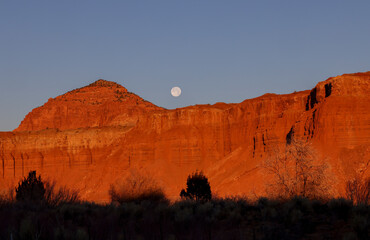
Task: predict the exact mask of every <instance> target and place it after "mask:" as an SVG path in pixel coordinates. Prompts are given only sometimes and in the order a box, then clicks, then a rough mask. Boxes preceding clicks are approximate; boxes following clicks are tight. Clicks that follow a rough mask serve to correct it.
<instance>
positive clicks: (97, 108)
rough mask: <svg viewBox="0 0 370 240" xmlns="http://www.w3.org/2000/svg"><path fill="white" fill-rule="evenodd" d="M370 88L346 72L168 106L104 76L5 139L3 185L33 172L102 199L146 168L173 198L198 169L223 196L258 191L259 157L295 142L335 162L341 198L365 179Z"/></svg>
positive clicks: (362, 76)
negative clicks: (226, 100)
mask: <svg viewBox="0 0 370 240" xmlns="http://www.w3.org/2000/svg"><path fill="white" fill-rule="evenodd" d="M369 90H370V72H367V73H357V74H345V75H342V76H338V77H334V78H329V79H328V80H326V81H323V82H320V83H318V84H317V86H316V87H315V88H314V89H313V90H311V91H309V90H307V91H302V92H297V93H292V94H286V95H276V94H265V95H263V96H261V97H258V98H255V99H250V100H245V101H243V102H241V103H239V104H222V103H220V104H215V105H196V106H190V107H186V108H180V109H175V110H166V109H163V108H160V107H157V106H155V105H153V104H151V103H149V102H146V101H145V100H143V99H141V98H140V97H138V96H137V95H135V94H132V93H129V92H127V90H126V89H125V88H123V87H122V86H120V85H118V84H116V83H113V82H108V81H104V80H98V81H97V82H95V83H93V84H91V85H89V86H87V87H84V88H80V89H77V90H74V91H71V92H69V93H66V94H64V95H62V96H59V97H57V98H55V99H51V100H49V101H48V102H47V103H46V104H45V105H44V106H42V107H39V108H36V109H34V110H33V111H32V112H31V113H29V114H28V115H27V116H26V118H25V119H24V121H23V122H22V123H21V124H20V126H19V127H18V128H17V129H16V130H14V132H8V133H0V157H1V158H0V160H1V161H2V162H1V163H2V167H1V171H0V174H1V176H0V177H2V178H3V181H1V183H0V186H1V187H2V188H5V187H8V186H10V185H12V184H15V183H16V182H17V181H18V180H19V179H20V178H21V177H22V176H23V175H25V174H27V172H28V171H29V170H31V169H35V170H37V171H38V172H39V173H41V174H42V176H44V178H50V179H55V180H56V181H57V182H58V183H60V184H62V185H67V186H69V187H71V188H76V189H78V190H80V192H81V195H82V196H83V197H84V198H85V199H88V200H96V201H106V200H108V188H109V185H110V184H111V183H114V182H115V181H117V179H119V178H121V177H122V176H124V175H125V174H127V173H128V172H129V171H130V169H141V170H142V171H145V172H146V173H148V174H151V175H152V176H153V177H154V178H155V179H157V180H158V182H159V184H161V185H162V186H163V187H164V189H165V192H166V193H167V194H168V195H169V196H170V197H172V198H174V197H176V196H178V193H179V192H180V190H181V188H182V187H184V184H185V181H186V177H187V175H188V174H189V173H191V172H192V171H194V170H195V169H199V170H203V171H204V172H205V173H206V175H208V176H209V179H210V182H211V187H212V190H213V192H216V193H218V194H219V195H221V196H222V195H228V194H247V195H248V194H250V193H251V192H256V193H262V192H263V190H264V189H263V186H264V180H265V179H264V175H263V173H262V171H261V168H260V164H261V161H262V160H263V159H264V158H265V157H266V156H267V154H268V152H270V151H271V150H272V149H273V148H275V147H277V146H284V145H285V144H286V142H287V141H289V140H290V139H291V138H292V137H295V138H300V139H302V138H303V139H307V140H309V141H311V142H312V143H313V145H314V146H315V147H316V148H317V150H318V152H319V153H320V155H321V156H324V157H325V159H326V160H327V161H329V162H330V164H331V166H332V169H333V172H334V174H335V175H336V177H337V179H338V183H339V184H338V186H336V187H337V189H338V191H339V192H341V191H342V190H343V183H344V181H345V180H346V179H348V178H350V177H352V175H353V174H355V172H356V171H357V172H358V171H362V173H363V174H367V175H368V174H369V171H368V170H366V169H367V166H368V165H369V164H370V148H369V146H370V114H369V112H368V109H369V106H370V96H369V94H368V93H369Z"/></svg>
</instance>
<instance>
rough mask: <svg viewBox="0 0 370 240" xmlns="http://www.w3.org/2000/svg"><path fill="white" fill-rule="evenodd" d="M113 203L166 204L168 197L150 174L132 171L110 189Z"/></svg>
mask: <svg viewBox="0 0 370 240" xmlns="http://www.w3.org/2000/svg"><path fill="white" fill-rule="evenodd" d="M109 196H110V198H111V201H112V202H117V203H120V204H122V203H124V202H141V201H143V200H149V201H152V202H165V201H167V199H166V196H165V195H164V192H163V190H162V188H161V187H159V186H158V184H157V183H156V181H155V180H154V179H153V178H151V177H150V176H149V175H148V174H145V173H139V172H137V171H131V172H130V174H129V176H128V177H126V178H125V179H124V180H123V181H121V182H117V183H116V184H114V185H113V184H112V185H111V186H110V189H109Z"/></svg>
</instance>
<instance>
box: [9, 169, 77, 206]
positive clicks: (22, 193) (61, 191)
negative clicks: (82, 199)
mask: <svg viewBox="0 0 370 240" xmlns="http://www.w3.org/2000/svg"><path fill="white" fill-rule="evenodd" d="M15 192H16V195H15V199H16V201H17V202H26V203H32V204H40V203H43V204H46V205H49V206H52V207H55V206H58V205H60V204H66V203H78V202H79V195H78V192H77V191H72V190H69V189H67V188H66V187H59V188H57V187H56V183H55V181H54V182H50V181H42V180H41V176H38V177H36V171H30V172H29V174H28V177H27V178H24V180H22V181H21V182H20V183H19V184H18V187H17V188H16V189H15ZM7 199H8V201H12V192H9V193H8V195H7Z"/></svg>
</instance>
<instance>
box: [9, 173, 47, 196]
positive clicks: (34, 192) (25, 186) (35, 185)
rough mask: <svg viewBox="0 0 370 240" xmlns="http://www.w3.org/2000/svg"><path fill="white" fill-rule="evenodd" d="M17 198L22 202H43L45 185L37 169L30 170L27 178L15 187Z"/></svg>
mask: <svg viewBox="0 0 370 240" xmlns="http://www.w3.org/2000/svg"><path fill="white" fill-rule="evenodd" d="M15 192H16V195H15V198H16V200H17V201H22V202H34V203H36V202H41V201H42V200H43V199H44V195H45V187H44V183H43V182H42V181H41V176H39V177H36V171H30V172H29V174H28V177H27V178H24V180H23V181H21V182H20V183H19V184H18V187H17V188H16V189H15Z"/></svg>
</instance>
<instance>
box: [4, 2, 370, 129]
mask: <svg viewBox="0 0 370 240" xmlns="http://www.w3.org/2000/svg"><path fill="white" fill-rule="evenodd" d="M369 12H370V1H339V0H335V1H323V0H321V1H312V0H311V1H297V0H291V1H284V0H281V1H272V0H271V1H246V0H245V1H226V0H225V1H217V0H210V1H206V0H203V1H202V0H197V1H195V0H194V1H192V0H186V1H185V0H168V1H162V0H156V1H137V0H132V1H123V0H121V1H109V0H108V1H93V0H89V1H83V0H79V1H76V0H73V1H67V0H63V1H50V0H35V1H29V0H28V1H21V0H18V1H10V0H9V1H1V2H0V131H9V130H13V129H14V128H16V127H17V126H18V125H19V123H20V122H21V121H22V120H23V118H24V116H25V115H26V114H27V113H28V112H29V111H31V110H32V109H33V108H35V107H37V106H41V105H42V104H44V103H45V102H46V101H47V99H48V98H50V97H56V96H58V95H61V94H63V93H65V92H67V91H69V90H72V89H75V88H78V87H82V86H84V85H87V84H89V83H91V82H93V81H95V80H97V79H99V78H103V79H106V80H110V81H115V82H117V83H120V84H121V85H123V86H125V87H126V88H127V89H128V90H129V91H131V92H134V93H136V94H138V95H140V96H141V97H143V98H144V99H146V100H148V101H151V102H153V103H154V104H156V105H159V106H162V107H165V108H178V107H184V106H188V105H194V104H207V103H210V104H212V103H215V102H241V101H243V100H244V99H247V98H253V97H257V96H259V95H262V94H264V93H266V92H272V93H290V92H294V91H300V90H305V89H311V88H313V87H314V86H315V85H316V83H317V82H319V81H322V80H325V79H326V78H328V77H330V76H336V75H340V74H343V73H351V72H361V71H370V14H369ZM173 86H180V87H181V88H182V95H181V96H180V97H179V98H173V97H171V95H170V89H171V88H172V87H173Z"/></svg>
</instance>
